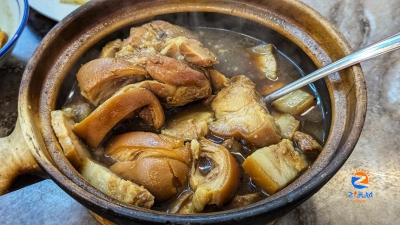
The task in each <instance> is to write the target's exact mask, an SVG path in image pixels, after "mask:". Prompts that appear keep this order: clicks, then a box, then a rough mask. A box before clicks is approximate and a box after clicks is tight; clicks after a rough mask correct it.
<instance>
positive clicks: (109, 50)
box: [99, 39, 122, 58]
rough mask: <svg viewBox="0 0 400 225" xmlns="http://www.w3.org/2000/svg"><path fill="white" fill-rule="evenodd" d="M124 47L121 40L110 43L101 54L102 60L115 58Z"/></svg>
mask: <svg viewBox="0 0 400 225" xmlns="http://www.w3.org/2000/svg"><path fill="white" fill-rule="evenodd" d="M121 47H122V41H121V39H116V40H114V41H110V42H108V43H107V44H106V45H105V46H104V47H103V48H102V49H101V52H100V56H99V57H100V58H114V57H115V53H117V52H118V51H119V50H120V49H121Z"/></svg>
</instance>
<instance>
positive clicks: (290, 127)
mask: <svg viewBox="0 0 400 225" xmlns="http://www.w3.org/2000/svg"><path fill="white" fill-rule="evenodd" d="M274 118H275V123H276V125H277V126H278V128H279V130H280V132H281V135H282V138H286V139H292V137H293V134H294V133H295V132H296V131H297V130H298V129H299V127H300V121H298V120H296V118H294V117H293V116H292V115H290V114H280V115H277V116H274Z"/></svg>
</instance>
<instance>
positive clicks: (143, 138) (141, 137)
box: [106, 131, 189, 160]
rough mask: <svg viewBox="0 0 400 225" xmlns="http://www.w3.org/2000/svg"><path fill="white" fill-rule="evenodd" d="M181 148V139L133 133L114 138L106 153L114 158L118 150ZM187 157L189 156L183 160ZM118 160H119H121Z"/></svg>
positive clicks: (139, 132) (149, 133) (140, 132)
mask: <svg viewBox="0 0 400 225" xmlns="http://www.w3.org/2000/svg"><path fill="white" fill-rule="evenodd" d="M182 146H184V142H183V140H181V139H177V138H173V137H170V136H167V135H159V134H155V133H151V132H143V131H134V132H128V133H125V134H120V135H118V136H117V137H114V138H113V139H112V140H111V141H110V142H109V144H108V145H107V149H106V153H107V154H108V155H113V156H114V157H115V156H116V153H117V152H118V151H119V150H118V149H120V148H162V149H176V148H180V147H182ZM121 157H122V156H121ZM187 157H189V155H188V156H186V157H185V158H187ZM118 159H119V160H121V158H118ZM125 160H127V159H125Z"/></svg>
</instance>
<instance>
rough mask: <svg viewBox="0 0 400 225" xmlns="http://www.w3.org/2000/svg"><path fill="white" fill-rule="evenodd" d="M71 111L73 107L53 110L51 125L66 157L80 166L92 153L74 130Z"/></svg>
mask: <svg viewBox="0 0 400 225" xmlns="http://www.w3.org/2000/svg"><path fill="white" fill-rule="evenodd" d="M71 111H72V109H70V108H67V109H64V110H55V111H52V112H51V114H50V115H51V126H52V128H53V131H54V133H55V135H56V136H57V139H58V142H59V143H60V145H61V148H62V151H63V153H64V155H65V157H67V159H68V160H69V161H70V162H71V163H72V165H74V166H75V167H76V168H79V167H80V166H81V165H82V160H83V159H84V158H89V157H90V153H89V150H88V149H87V148H86V146H85V145H84V144H83V143H82V141H81V140H80V139H79V138H78V137H77V136H76V135H75V134H74V132H73V131H72V129H73V127H74V124H75V122H74V120H73V115H72V112H71Z"/></svg>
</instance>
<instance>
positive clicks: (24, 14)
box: [0, 0, 29, 65]
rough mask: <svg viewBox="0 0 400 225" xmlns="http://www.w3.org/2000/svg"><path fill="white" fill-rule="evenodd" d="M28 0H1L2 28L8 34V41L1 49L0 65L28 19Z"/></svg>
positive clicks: (0, 23)
mask: <svg viewBox="0 0 400 225" xmlns="http://www.w3.org/2000/svg"><path fill="white" fill-rule="evenodd" d="M28 15H29V5H28V0H1V1H0V29H1V30H2V31H5V32H6V33H7V35H8V41H7V43H6V44H5V45H4V46H3V47H2V48H1V49H0V65H2V63H3V62H4V61H5V60H6V58H7V57H8V56H9V55H10V53H11V51H12V49H13V48H14V46H15V44H16V42H17V40H18V38H19V37H20V36H21V33H22V31H23V30H24V27H25V26H26V22H27V21H28Z"/></svg>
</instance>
